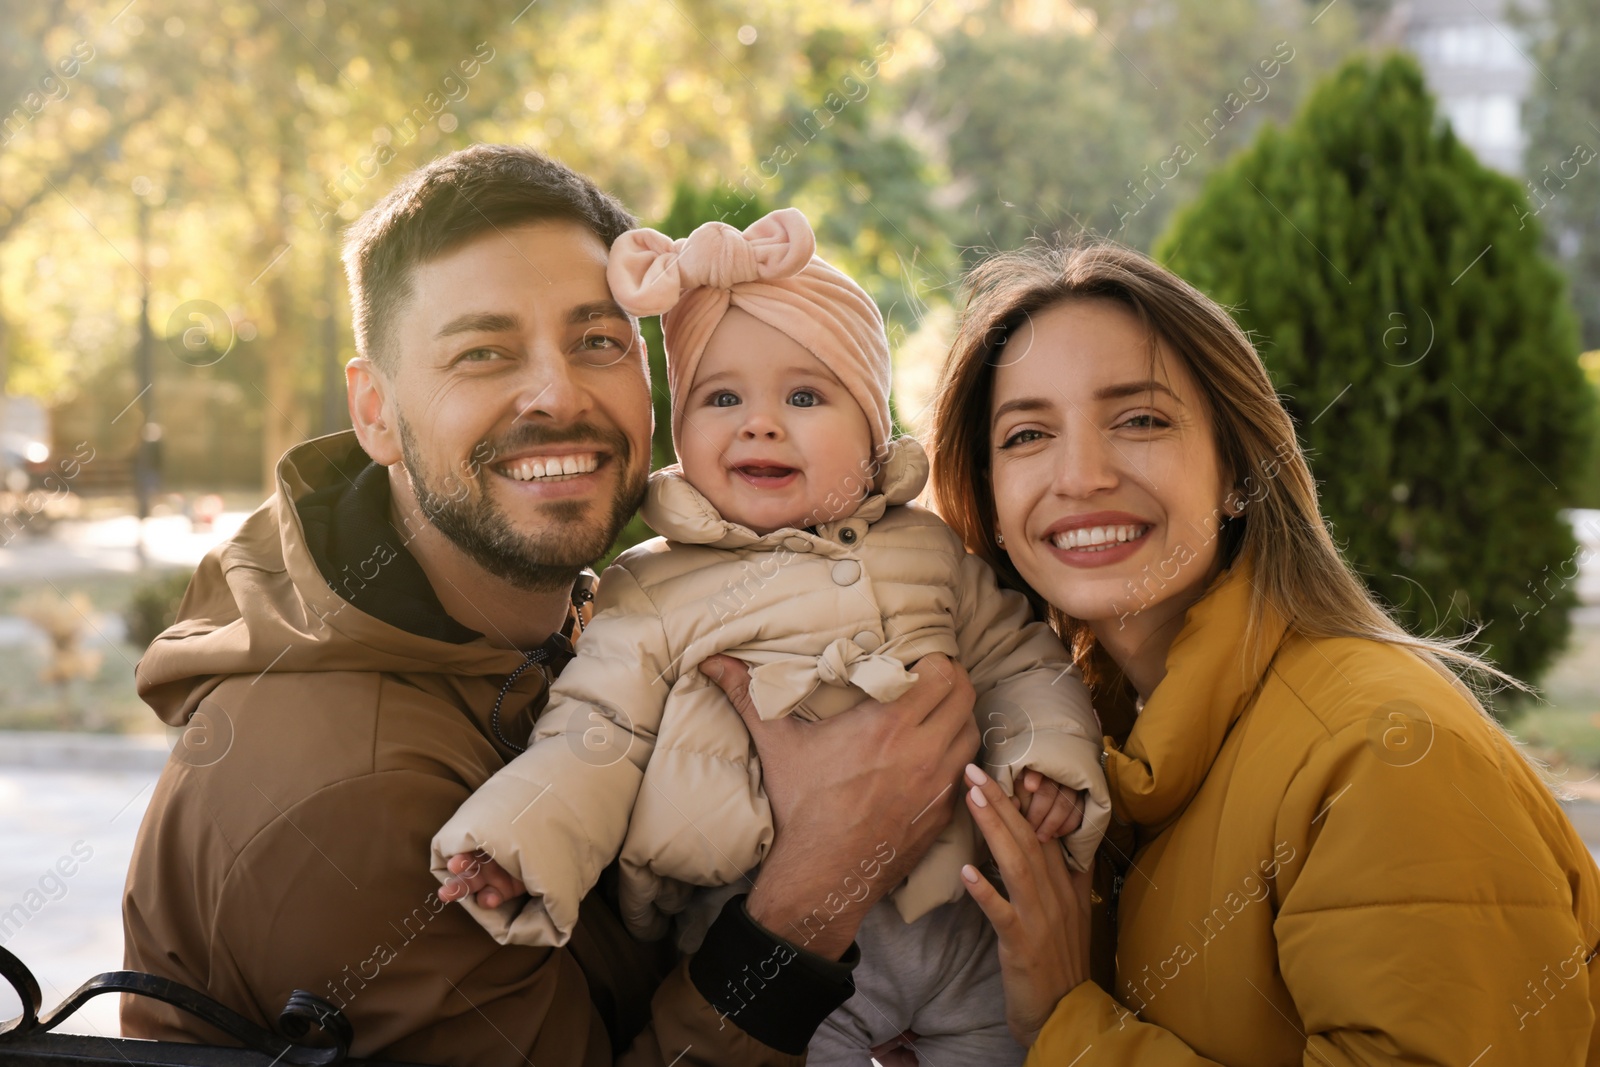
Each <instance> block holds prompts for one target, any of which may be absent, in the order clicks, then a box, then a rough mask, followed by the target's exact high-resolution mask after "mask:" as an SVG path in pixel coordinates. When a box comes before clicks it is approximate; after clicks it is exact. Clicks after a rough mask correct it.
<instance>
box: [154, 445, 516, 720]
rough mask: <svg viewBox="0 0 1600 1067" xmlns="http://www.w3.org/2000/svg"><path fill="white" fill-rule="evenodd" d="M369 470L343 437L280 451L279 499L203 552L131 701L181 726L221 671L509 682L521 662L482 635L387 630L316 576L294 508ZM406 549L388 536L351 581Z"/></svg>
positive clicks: (374, 571)
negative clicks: (359, 469) (448, 637)
mask: <svg viewBox="0 0 1600 1067" xmlns="http://www.w3.org/2000/svg"><path fill="white" fill-rule="evenodd" d="M366 462H370V461H368V460H367V459H366V454H365V453H364V452H362V451H361V448H360V445H359V444H357V442H356V436H355V433H354V432H353V431H348V430H347V431H345V432H343V433H338V434H333V435H331V436H328V437H322V438H318V439H316V440H313V441H308V442H306V443H305V444H302V445H298V446H296V447H295V448H292V449H290V450H289V451H288V452H287V453H285V454H284V457H283V459H282V460H281V461H280V462H279V464H278V469H277V492H275V493H274V494H273V495H272V496H271V497H270V498H269V499H268V500H267V501H266V502H265V503H263V504H262V505H261V507H259V508H257V509H256V511H255V512H254V513H253V514H252V515H251V516H250V517H249V518H248V519H246V520H245V522H244V525H243V526H241V527H240V528H239V532H238V533H236V534H235V535H234V536H233V537H231V538H229V539H228V540H227V541H225V542H223V543H222V544H220V545H218V546H217V547H216V548H214V549H212V550H211V551H210V552H208V553H207V554H206V557H205V559H203V560H202V561H201V563H200V566H199V568H198V569H197V570H196V571H195V575H194V577H193V578H192V579H191V580H190V582H189V588H188V591H187V592H185V593H184V597H183V603H182V604H181V605H180V607H179V609H178V621H177V622H176V623H174V624H173V625H172V626H171V627H169V628H168V629H167V630H166V631H165V632H163V633H162V634H161V636H159V637H157V638H156V640H155V641H154V642H153V643H152V644H151V645H150V648H149V649H148V650H147V651H146V652H145V654H144V657H143V658H142V659H141V660H140V661H139V664H138V666H137V667H136V668H135V669H134V677H135V679H136V681H137V685H138V691H139V696H140V697H141V698H143V700H144V701H145V703H147V704H149V705H150V707H151V708H152V709H154V710H155V712H156V714H157V715H158V716H159V717H160V718H161V719H162V721H164V722H166V723H168V724H169V725H172V726H181V725H183V724H184V723H186V722H188V720H189V717H190V716H191V715H193V714H194V711H195V709H196V708H197V707H198V706H199V704H200V701H201V700H202V699H204V697H205V696H206V695H207V694H208V693H209V692H210V691H211V690H212V689H213V688H215V686H216V684H217V682H219V681H220V680H221V679H222V678H224V677H227V676H229V675H241V674H265V673H266V672H268V671H274V672H285V673H289V672H293V673H310V672H319V671H364V672H386V673H395V674H400V673H406V674H417V673H419V672H423V673H428V674H435V675H445V676H451V677H454V678H456V679H459V680H460V681H461V682H462V683H466V682H468V681H473V682H477V683H479V684H484V683H483V680H484V679H485V676H489V675H508V674H510V673H511V672H512V671H515V670H516V669H517V668H518V667H519V666H521V665H522V663H523V661H524V656H523V654H522V653H521V652H518V651H516V650H514V649H504V648H496V647H494V646H493V645H491V644H490V643H489V641H488V639H487V638H482V637H480V638H477V639H475V640H471V641H468V642H466V643H463V644H455V643H451V642H447V641H441V640H437V639H434V638H430V637H422V636H419V635H417V634H414V633H411V632H409V631H406V630H402V629H400V628H398V627H396V626H393V625H390V624H389V623H386V622H384V621H382V620H380V619H377V618H375V617H373V616H372V615H369V614H367V613H365V612H363V611H361V610H359V609H358V608H356V607H355V606H354V605H353V604H351V603H350V602H348V601H347V600H345V599H344V598H343V597H341V596H340V595H339V593H338V592H336V591H335V590H334V588H333V587H332V586H331V585H330V584H329V582H328V580H327V579H326V578H325V577H323V574H322V572H321V570H320V569H319V568H318V566H317V563H316V560H315V558H314V557H313V555H312V552H311V550H310V548H309V547H308V546H307V542H306V532H305V529H304V528H303V526H302V523H301V520H300V514H299V512H298V511H297V510H296V508H295V502H296V501H299V500H301V499H302V498H304V497H305V496H306V495H307V494H309V493H312V492H315V491H316V490H318V489H320V488H323V487H326V486H329V485H334V484H337V483H338V482H339V480H347V479H348V478H349V477H350V474H349V470H350V469H351V467H352V465H353V464H360V465H364V464H365V463H366ZM385 548H388V549H390V550H391V551H390V552H388V553H387V554H386V553H385V552H384V551H383V549H385ZM404 552H405V548H404V544H403V542H402V541H401V539H400V537H399V536H398V535H395V537H394V540H393V543H392V545H389V546H379V551H376V552H375V553H374V554H373V557H372V558H371V560H370V564H371V566H370V568H363V569H362V573H361V574H360V575H358V576H355V577H354V578H353V580H355V581H363V580H371V579H372V578H373V577H375V576H376V575H377V574H378V573H379V571H381V569H382V567H383V566H384V564H385V563H386V562H388V561H389V560H391V559H393V558H394V555H395V554H398V553H404ZM473 688H476V686H473Z"/></svg>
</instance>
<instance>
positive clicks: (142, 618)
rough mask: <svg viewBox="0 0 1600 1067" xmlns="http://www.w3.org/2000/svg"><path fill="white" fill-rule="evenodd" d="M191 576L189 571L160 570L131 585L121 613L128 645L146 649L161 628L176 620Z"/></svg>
mask: <svg viewBox="0 0 1600 1067" xmlns="http://www.w3.org/2000/svg"><path fill="white" fill-rule="evenodd" d="M192 577H194V572H192V571H186V570H177V571H159V572H157V573H155V574H153V575H152V576H151V577H149V578H147V579H145V580H144V581H142V582H140V583H139V584H138V585H137V586H135V587H134V590H133V595H132V596H131V597H129V599H128V607H127V609H126V610H124V611H123V613H122V621H123V622H124V623H125V624H126V626H127V629H128V644H130V645H132V646H133V647H134V648H137V649H141V650H143V649H146V648H149V647H150V642H152V641H154V640H155V639H156V638H157V637H158V636H159V635H160V634H161V631H162V630H165V629H166V628H167V627H169V626H171V625H172V624H173V623H175V622H177V621H178V605H179V604H180V603H182V601H183V594H184V591H185V590H187V589H188V588H189V579H190V578H192Z"/></svg>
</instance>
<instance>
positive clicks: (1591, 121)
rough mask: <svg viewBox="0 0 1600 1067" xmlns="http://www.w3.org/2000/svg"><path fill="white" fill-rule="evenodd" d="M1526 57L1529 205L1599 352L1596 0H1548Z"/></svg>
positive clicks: (1599, 15)
mask: <svg viewBox="0 0 1600 1067" xmlns="http://www.w3.org/2000/svg"><path fill="white" fill-rule="evenodd" d="M1541 6H1542V7H1543V8H1544V10H1543V12H1542V14H1541V16H1540V19H1539V23H1538V25H1539V26H1540V32H1538V33H1537V35H1536V40H1535V47H1534V48H1533V49H1532V59H1533V61H1534V62H1535V63H1536V64H1538V67H1539V69H1540V70H1541V71H1542V72H1543V74H1544V76H1543V77H1535V78H1534V79H1533V81H1532V84H1531V88H1532V93H1531V95H1530V96H1529V98H1528V102H1527V105H1526V118H1525V121H1526V126H1527V131H1528V147H1527V150H1526V152H1525V153H1524V155H1523V170H1524V173H1525V174H1526V175H1527V178H1528V180H1527V184H1526V189H1527V194H1528V208H1529V211H1530V219H1531V217H1537V218H1538V220H1539V222H1540V223H1542V224H1543V230H1544V232H1545V234H1546V235H1547V239H1548V241H1549V243H1550V245H1551V247H1552V248H1553V249H1554V250H1555V251H1556V253H1557V255H1558V256H1559V258H1560V260H1561V262H1562V265H1563V266H1564V267H1565V268H1566V271H1567V275H1568V277H1569V278H1571V279H1572V296H1573V303H1574V305H1575V306H1576V307H1577V309H1578V314H1579V316H1580V318H1581V320H1582V326H1583V338H1584V341H1585V343H1586V344H1587V345H1588V346H1589V347H1590V348H1595V347H1600V79H1597V78H1596V77H1595V76H1594V72H1595V70H1596V69H1597V67H1600V34H1597V33H1596V32H1595V27H1597V26H1600V0H1548V2H1547V3H1545V4H1543V5H1541Z"/></svg>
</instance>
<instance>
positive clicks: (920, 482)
mask: <svg viewBox="0 0 1600 1067" xmlns="http://www.w3.org/2000/svg"><path fill="white" fill-rule="evenodd" d="M875 483H876V487H877V488H876V491H875V492H873V493H871V494H869V495H868V496H867V498H866V499H865V500H863V501H862V502H861V505H860V506H859V507H857V508H856V510H855V511H854V512H852V513H851V514H849V515H847V516H844V517H843V518H839V519H835V520H834V521H832V522H827V523H822V524H821V525H819V526H818V527H817V532H818V533H819V534H821V535H822V536H823V537H825V538H830V539H831V538H832V536H833V532H834V531H835V530H836V529H837V528H840V527H844V526H859V527H861V528H862V529H864V528H865V527H866V526H868V525H870V524H872V523H874V522H877V521H878V520H879V519H881V518H883V515H884V512H886V511H887V510H888V509H889V508H891V507H893V506H895V505H898V504H906V503H909V502H911V501H912V500H915V499H916V497H917V494H918V493H920V492H922V488H923V486H925V485H927V484H928V454H927V453H926V452H924V451H923V449H922V445H920V444H919V443H918V442H917V439H916V438H914V437H899V438H896V439H895V440H893V441H890V442H889V444H888V446H887V454H886V456H885V458H884V461H883V464H882V466H881V467H880V469H879V472H878V476H877V478H876V479H875ZM639 516H640V518H642V519H644V521H645V523H646V524H647V525H648V526H649V527H650V528H651V529H652V530H654V531H655V532H656V533H658V534H660V535H661V536H662V537H665V538H666V539H667V540H669V541H677V542H680V543H682V544H688V545H711V546H713V547H716V548H745V547H749V546H754V545H758V544H759V543H761V542H762V541H765V540H769V539H772V540H782V538H783V536H784V534H785V533H786V531H783V530H777V531H774V532H773V533H770V534H765V535H763V534H758V533H756V532H755V531H754V530H752V529H750V528H749V527H748V526H741V525H739V524H738V523H736V522H729V521H728V520H727V519H724V518H723V517H722V516H721V515H720V514H718V513H717V509H716V508H715V507H713V506H712V504H711V501H709V500H707V499H706V498H705V494H703V493H701V492H700V490H698V489H696V488H695V487H694V486H692V485H690V484H689V482H688V480H687V479H686V478H684V476H683V468H682V467H681V466H680V465H678V464H676V463H674V464H673V465H672V466H670V467H664V468H662V469H661V470H658V471H656V472H655V473H654V474H652V475H651V476H650V488H649V491H648V493H647V494H646V496H645V502H644V506H643V507H641V508H640V509H639ZM858 532H859V531H858Z"/></svg>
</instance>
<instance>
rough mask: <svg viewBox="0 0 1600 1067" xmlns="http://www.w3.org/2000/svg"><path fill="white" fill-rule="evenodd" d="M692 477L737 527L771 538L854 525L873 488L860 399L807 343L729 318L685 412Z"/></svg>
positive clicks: (682, 454) (684, 456)
mask: <svg viewBox="0 0 1600 1067" xmlns="http://www.w3.org/2000/svg"><path fill="white" fill-rule="evenodd" d="M678 443H679V446H680V451H679V454H678V460H679V462H680V463H682V464H683V474H684V477H685V478H687V479H688V480H689V484H691V485H693V486H694V487H695V488H696V489H698V490H700V492H701V493H703V494H705V497H706V499H708V500H710V501H711V503H712V506H714V507H715V508H716V509H717V511H718V513H720V514H721V515H722V517H723V518H724V519H727V520H729V521H730V522H736V523H739V524H740V525H742V526H748V527H749V528H750V529H752V530H754V531H755V532H756V533H760V534H768V533H771V532H772V531H773V530H780V529H784V528H786V527H795V526H814V525H816V524H817V523H822V522H829V521H831V520H833V519H837V518H842V517H844V516H847V515H849V514H850V513H851V512H853V511H854V510H855V509H856V505H857V504H859V503H860V502H861V500H862V498H863V497H864V496H866V489H867V486H868V485H870V483H871V481H872V474H873V469H872V433H871V430H870V429H869V428H868V426H867V417H866V415H865V414H864V413H863V412H862V410H861V408H860V406H859V405H858V404H856V402H855V400H854V398H852V397H851V396H850V394H849V393H848V392H847V391H846V390H845V388H844V386H843V385H842V384H840V382H839V379H838V378H835V377H834V376H833V372H831V371H830V370H828V368H827V367H825V366H824V365H823V364H822V361H821V360H819V359H817V357H816V356H813V355H812V354H811V353H810V352H808V351H806V349H805V348H803V347H802V346H801V345H800V343H799V342H797V341H795V340H794V339H793V338H791V337H789V336H788V335H787V334H784V333H782V332H780V331H778V330H775V329H773V328H772V327H771V326H768V325H767V324H766V323H764V322H762V321H761V320H760V319H757V318H756V317H754V316H753V315H750V314H749V313H748V312H745V311H742V310H740V309H739V308H730V309H728V313H727V315H725V316H724V317H723V319H722V322H721V323H720V324H719V325H718V326H717V328H716V330H715V331H714V332H713V333H712V334H711V341H710V343H709V344H707V345H706V351H705V354H704V355H703V356H702V357H701V359H700V366H699V367H698V368H696V370H695V378H694V381H693V382H692V383H690V385H689V396H688V397H687V399H686V400H685V402H684V412H683V428H682V430H681V432H680V433H679V434H678Z"/></svg>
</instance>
